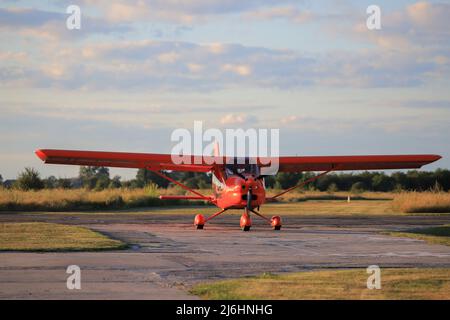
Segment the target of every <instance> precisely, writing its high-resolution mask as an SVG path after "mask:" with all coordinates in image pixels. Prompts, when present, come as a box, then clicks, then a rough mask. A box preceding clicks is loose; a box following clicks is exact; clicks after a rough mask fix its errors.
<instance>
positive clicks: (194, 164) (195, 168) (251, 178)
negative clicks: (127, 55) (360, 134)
mask: <svg viewBox="0 0 450 320" xmlns="http://www.w3.org/2000/svg"><path fill="white" fill-rule="evenodd" d="M35 153H36V155H37V156H38V157H39V158H40V159H41V160H43V161H44V162H45V163H51V164H68V165H82V166H105V167H120V168H145V169H148V170H151V171H153V172H155V173H156V174H158V175H159V176H161V177H163V178H164V179H167V180H168V181H170V182H172V183H175V184H177V185H179V186H180V187H182V188H184V189H185V190H187V191H189V192H190V193H192V194H193V195H191V196H160V198H161V199H186V200H205V201H208V202H210V203H212V204H214V205H216V206H217V207H218V208H219V209H220V211H218V212H216V213H215V214H213V215H211V216H209V217H207V218H205V217H204V216H203V215H202V214H197V215H196V216H195V219H194V225H195V227H196V228H197V229H203V226H204V225H205V223H206V222H208V221H210V220H211V219H213V218H215V217H217V216H218V215H220V214H222V213H223V212H225V211H227V210H229V209H241V210H242V209H243V214H242V216H241V219H240V227H241V229H242V230H244V231H249V230H250V227H251V225H252V219H251V217H250V213H253V214H255V215H256V216H258V217H260V218H262V219H264V220H265V221H267V223H268V224H269V225H270V226H271V227H272V228H273V229H274V230H280V229H281V217H280V216H273V217H272V218H270V219H269V218H267V217H265V216H263V215H262V214H261V213H260V212H259V211H260V210H259V209H260V207H261V206H262V205H263V204H264V203H266V202H270V201H274V200H275V199H276V198H278V197H280V196H282V195H283V194H285V193H287V192H289V191H292V190H294V189H296V188H299V187H302V186H304V185H306V184H308V183H310V182H312V181H314V180H316V179H318V178H320V177H322V176H324V175H326V174H327V173H330V172H333V171H344V170H384V169H418V168H421V167H422V166H423V165H426V164H429V163H431V162H434V161H437V160H439V159H440V158H441V156H439V155H430V154H422V155H370V156H316V157H314V156H303V157H298V156H295V157H279V158H277V160H276V161H278V165H279V169H278V171H279V172H305V171H316V172H320V171H321V173H320V174H317V175H316V176H314V177H312V178H310V179H308V180H306V181H303V182H301V183H300V184H298V185H296V186H294V187H291V188H289V189H287V190H284V191H283V192H281V193H279V194H277V195H275V196H272V197H267V196H266V189H265V185H264V176H263V175H262V174H261V171H262V168H263V167H264V166H265V165H266V164H267V163H269V161H268V159H267V158H266V159H260V158H258V159H254V158H253V159H249V158H245V159H243V161H238V160H239V159H238V158H229V157H226V156H218V155H216V156H203V157H198V156H193V155H190V156H184V157H186V159H188V160H189V161H186V162H185V163H188V164H175V163H174V162H173V161H172V155H170V154H151V153H125V152H99V151H74V150H54V149H39V150H36V152H35ZM198 158H200V159H201V160H200V161H198ZM240 160H242V159H240ZM251 160H252V161H251ZM269 160H270V159H269ZM164 171H191V172H211V175H212V185H213V195H210V196H206V195H203V194H200V193H199V192H198V191H196V190H193V189H191V188H189V187H187V186H186V185H184V184H182V183H180V182H179V181H176V180H174V179H172V178H171V177H169V176H168V175H167V174H165V172H164Z"/></svg>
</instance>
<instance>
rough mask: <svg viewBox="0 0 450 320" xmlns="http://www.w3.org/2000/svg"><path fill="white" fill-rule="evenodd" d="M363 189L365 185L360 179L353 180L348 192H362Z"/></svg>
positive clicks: (364, 189)
mask: <svg viewBox="0 0 450 320" xmlns="http://www.w3.org/2000/svg"><path fill="white" fill-rule="evenodd" d="M364 191H366V186H365V185H364V182H361V181H358V182H355V183H354V184H353V185H352V187H351V188H350V192H351V193H353V194H358V193H363V192H364Z"/></svg>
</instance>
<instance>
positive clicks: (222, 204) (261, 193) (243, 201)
mask: <svg viewBox="0 0 450 320" xmlns="http://www.w3.org/2000/svg"><path fill="white" fill-rule="evenodd" d="M213 175H214V177H213V189H214V195H215V204H216V205H217V206H218V207H219V208H222V209H243V208H245V207H247V201H248V200H247V199H248V197H249V196H251V199H252V200H251V201H250V204H251V207H252V208H256V207H259V206H261V205H262V204H264V203H265V200H266V189H265V186H264V179H257V177H256V176H255V175H253V174H249V173H243V174H241V175H240V176H239V175H237V174H233V175H228V176H226V175H225V174H224V173H223V172H222V174H219V175H217V174H216V173H213ZM249 191H250V192H249Z"/></svg>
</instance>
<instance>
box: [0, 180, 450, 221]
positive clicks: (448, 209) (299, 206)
mask: <svg viewBox="0 0 450 320" xmlns="http://www.w3.org/2000/svg"><path fill="white" fill-rule="evenodd" d="M198 191H199V192H200V193H202V194H205V195H210V194H211V190H209V189H207V190H198ZM277 193H278V191H277V190H268V192H267V194H268V196H269V197H270V196H273V195H275V194H277ZM160 194H171V195H173V194H186V191H185V190H182V189H181V188H179V187H176V188H169V189H167V190H166V189H157V188H155V187H149V188H145V189H106V190H103V191H92V190H87V189H69V190H67V189H54V190H40V191H20V190H14V189H12V190H8V189H1V188H0V211H87V210H107V209H120V210H121V209H130V208H142V207H167V206H180V205H183V206H186V207H191V208H192V207H195V206H199V205H202V206H203V205H204V204H205V202H203V201H188V200H160V199H159V198H158V196H159V195H160ZM348 196H349V193H348V192H335V193H328V192H311V191H306V192H304V191H294V192H291V193H287V194H285V195H283V196H282V197H281V198H280V202H278V203H274V204H270V203H269V204H266V205H265V206H264V207H263V212H270V213H271V212H275V211H277V210H279V211H280V212H275V213H277V214H278V213H288V214H289V213H290V212H294V213H300V214H305V215H309V214H311V215H315V214H330V215H356V214H388V215H389V214H399V213H450V193H445V192H441V193H433V192H405V193H380V192H366V193H361V194H358V195H350V197H351V202H350V203H347V197H348ZM205 209H206V210H207V208H205ZM194 210H198V209H196V208H194ZM202 210H203V209H202ZM214 210H215V209H212V210H211V211H214Z"/></svg>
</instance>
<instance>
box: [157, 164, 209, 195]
mask: <svg viewBox="0 0 450 320" xmlns="http://www.w3.org/2000/svg"><path fill="white" fill-rule="evenodd" d="M151 171H153V172H154V173H156V174H157V175H158V176H160V177H161V178H164V179H166V180H168V181H170V182H173V183H175V184H176V185H179V186H180V187H182V188H183V189H185V190H187V191H189V192H192V193H193V194H195V195H197V197H182V196H177V197H176V199H186V200H206V201H210V202H211V201H212V198H211V197H207V196H204V195H202V194H201V193H199V192H197V191H195V190H192V189H191V188H189V187H188V186H186V185H184V184H182V183H181V182H178V181H176V180H174V179H172V178H171V177H169V176H167V175H165V174H163V173H162V172H160V171H157V170H151ZM159 198H160V199H164V198H166V196H160V197H159ZM167 198H168V199H169V198H170V199H173V198H174V197H173V196H167Z"/></svg>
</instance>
